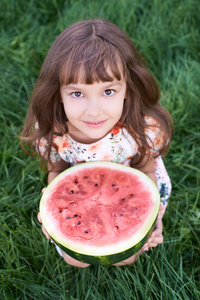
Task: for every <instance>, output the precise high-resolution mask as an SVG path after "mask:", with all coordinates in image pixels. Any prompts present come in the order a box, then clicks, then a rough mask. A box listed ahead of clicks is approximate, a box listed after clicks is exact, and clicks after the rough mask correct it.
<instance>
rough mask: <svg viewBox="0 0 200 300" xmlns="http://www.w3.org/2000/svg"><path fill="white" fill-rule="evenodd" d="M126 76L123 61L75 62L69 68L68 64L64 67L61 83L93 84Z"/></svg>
mask: <svg viewBox="0 0 200 300" xmlns="http://www.w3.org/2000/svg"><path fill="white" fill-rule="evenodd" d="M70 69H71V70H70ZM123 78H125V74H124V68H123V66H122V63H121V62H115V64H114V65H113V64H109V63H107V64H105V63H103V62H102V64H101V65H99V66H91V65H87V63H82V64H77V65H76V64H75V65H74V66H72V68H69V66H68V64H67V66H65V67H64V68H63V69H62V72H61V76H60V84H61V85H67V84H71V83H76V84H93V83H98V82H112V81H114V80H118V81H120V80H122V79H123Z"/></svg>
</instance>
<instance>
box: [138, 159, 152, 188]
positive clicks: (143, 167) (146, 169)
mask: <svg viewBox="0 0 200 300" xmlns="http://www.w3.org/2000/svg"><path fill="white" fill-rule="evenodd" d="M136 168H137V169H138V170H140V171H142V172H143V173H145V174H146V175H147V176H148V177H149V178H150V179H151V180H153V182H154V183H155V184H156V185H157V179H156V175H155V158H154V157H153V155H152V156H151V157H150V159H149V161H148V162H147V158H146V157H145V158H144V159H143V160H142V162H141V163H140V165H139V166H137V167H136Z"/></svg>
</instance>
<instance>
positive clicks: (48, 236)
mask: <svg viewBox="0 0 200 300" xmlns="http://www.w3.org/2000/svg"><path fill="white" fill-rule="evenodd" d="M45 190H46V188H43V189H42V193H44V191H45ZM37 219H38V221H39V222H40V223H42V220H41V217H40V213H38V214H37ZM42 232H43V234H44V235H45V236H46V238H47V239H51V238H50V235H49V234H48V232H47V231H46V229H45V228H44V226H43V224H42Z"/></svg>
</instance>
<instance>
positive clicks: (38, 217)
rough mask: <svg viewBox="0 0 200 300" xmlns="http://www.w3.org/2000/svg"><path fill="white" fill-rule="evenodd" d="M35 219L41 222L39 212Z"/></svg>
mask: <svg viewBox="0 0 200 300" xmlns="http://www.w3.org/2000/svg"><path fill="white" fill-rule="evenodd" d="M37 219H38V221H39V222H40V223H42V220H41V217H40V213H38V214H37Z"/></svg>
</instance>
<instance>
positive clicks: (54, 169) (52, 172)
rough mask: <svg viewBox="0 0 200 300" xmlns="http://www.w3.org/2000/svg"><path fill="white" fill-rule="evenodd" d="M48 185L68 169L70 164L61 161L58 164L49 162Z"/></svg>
mask: <svg viewBox="0 0 200 300" xmlns="http://www.w3.org/2000/svg"><path fill="white" fill-rule="evenodd" d="M47 166H48V184H49V183H50V182H51V181H52V180H53V179H54V178H55V177H56V176H57V175H59V174H60V173H61V172H63V171H64V170H66V169H68V168H69V167H70V164H69V163H67V162H65V161H64V160H63V159H61V160H60V161H58V162H55V163H50V162H48V164H47Z"/></svg>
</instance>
